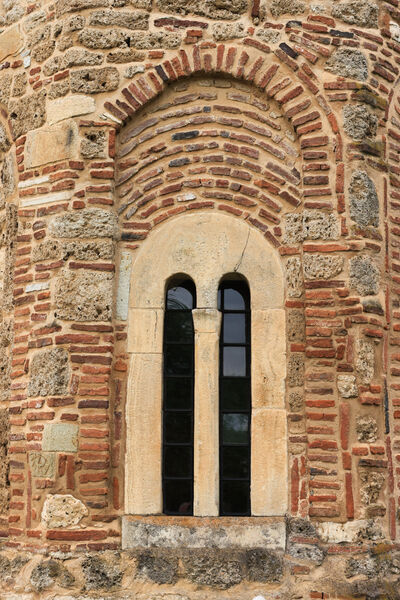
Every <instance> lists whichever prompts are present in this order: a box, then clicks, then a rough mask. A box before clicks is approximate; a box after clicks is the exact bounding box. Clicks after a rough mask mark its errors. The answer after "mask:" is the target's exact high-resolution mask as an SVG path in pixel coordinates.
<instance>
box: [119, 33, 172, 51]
mask: <svg viewBox="0 0 400 600" xmlns="http://www.w3.org/2000/svg"><path fill="white" fill-rule="evenodd" d="M129 39H130V45H131V47H133V48H136V49H137V50H151V49H152V48H168V49H172V48H177V47H178V46H179V45H180V43H181V39H182V38H181V35H180V34H179V33H169V32H167V31H166V32H160V31H156V32H150V33H148V32H146V33H144V32H143V31H134V32H132V34H131V35H130V36H129Z"/></svg>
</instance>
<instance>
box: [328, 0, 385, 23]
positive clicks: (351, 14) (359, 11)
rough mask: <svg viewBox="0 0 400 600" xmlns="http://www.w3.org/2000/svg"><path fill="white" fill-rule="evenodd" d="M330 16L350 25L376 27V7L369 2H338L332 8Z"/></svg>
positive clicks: (364, 0)
mask: <svg viewBox="0 0 400 600" xmlns="http://www.w3.org/2000/svg"><path fill="white" fill-rule="evenodd" d="M332 15H333V16H334V17H337V18H339V19H342V21H344V22H345V23H350V24H352V25H359V26H360V27H378V7H377V5H376V4H375V3H374V2H370V1H369V0H351V1H350V2H338V3H336V4H334V5H333V7H332Z"/></svg>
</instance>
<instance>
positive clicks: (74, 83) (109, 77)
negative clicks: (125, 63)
mask: <svg viewBox="0 0 400 600" xmlns="http://www.w3.org/2000/svg"><path fill="white" fill-rule="evenodd" d="M70 83H71V91H73V92H77V93H80V94H98V93H100V92H112V91H113V90H115V89H117V87H118V83H119V74H118V70H117V69H116V68H115V67H104V68H102V69H81V70H79V71H73V72H72V73H71V76H70Z"/></svg>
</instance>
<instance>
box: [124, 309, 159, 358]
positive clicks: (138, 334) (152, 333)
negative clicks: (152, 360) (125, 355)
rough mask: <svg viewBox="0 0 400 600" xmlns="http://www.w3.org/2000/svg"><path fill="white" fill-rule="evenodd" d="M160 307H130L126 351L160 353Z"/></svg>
mask: <svg viewBox="0 0 400 600" xmlns="http://www.w3.org/2000/svg"><path fill="white" fill-rule="evenodd" d="M163 314H164V311H163V310H162V309H161V308H131V309H130V311H129V325H128V346H127V350H128V352H140V353H143V352H145V353H149V352H150V353H157V354H161V353H162V347H163V331H162V329H163V328H162V327H160V323H161V322H162V319H163Z"/></svg>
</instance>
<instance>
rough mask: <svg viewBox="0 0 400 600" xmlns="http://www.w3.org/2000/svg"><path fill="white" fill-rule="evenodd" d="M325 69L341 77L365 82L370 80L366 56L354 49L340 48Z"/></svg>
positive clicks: (328, 61)
mask: <svg viewBox="0 0 400 600" xmlns="http://www.w3.org/2000/svg"><path fill="white" fill-rule="evenodd" d="M325 69H326V70H327V71H331V72H332V73H335V74H336V75H340V76H341V77H351V78H353V79H359V80H360V81H365V80H366V79H367V78H368V63H367V59H366V58H365V56H364V54H363V53H362V52H360V51H359V50H354V49H353V48H345V47H341V48H338V49H337V50H336V51H335V52H334V53H333V54H332V55H331V57H330V58H329V59H328V60H327V62H326V63H325Z"/></svg>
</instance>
